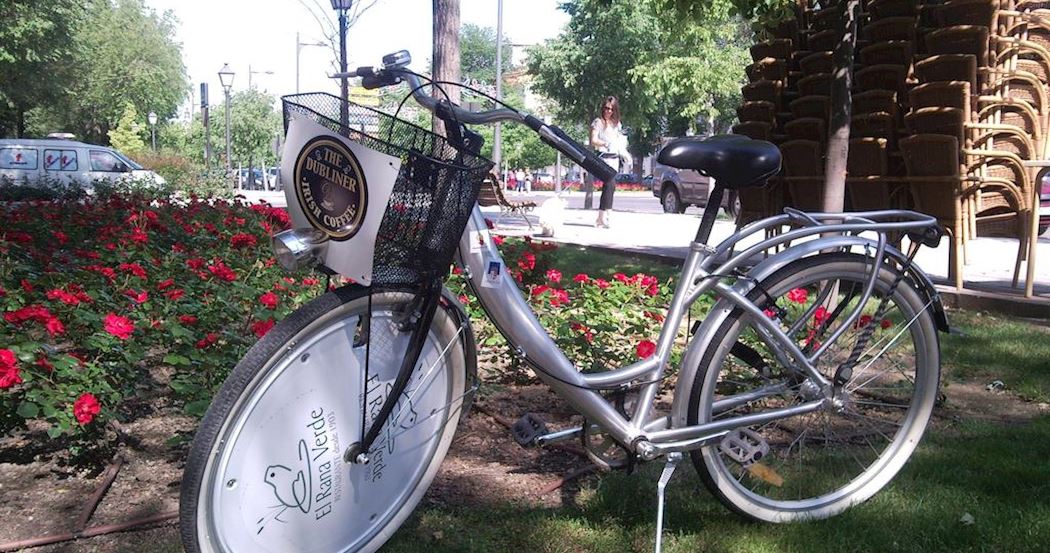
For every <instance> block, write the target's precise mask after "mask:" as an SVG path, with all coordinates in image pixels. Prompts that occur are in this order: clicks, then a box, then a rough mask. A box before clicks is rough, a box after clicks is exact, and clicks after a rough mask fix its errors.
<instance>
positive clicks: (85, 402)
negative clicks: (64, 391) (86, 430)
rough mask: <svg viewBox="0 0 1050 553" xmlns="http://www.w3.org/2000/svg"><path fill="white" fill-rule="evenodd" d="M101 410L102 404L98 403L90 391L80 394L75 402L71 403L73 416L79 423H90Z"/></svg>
mask: <svg viewBox="0 0 1050 553" xmlns="http://www.w3.org/2000/svg"><path fill="white" fill-rule="evenodd" d="M101 410H102V406H101V405H99V403H98V400H97V399H95V396H94V395H93V394H91V393H87V392H85V393H83V394H80V397H78V398H77V400H76V402H74V403H73V416H74V417H76V419H77V422H79V423H80V424H90V423H91V421H93V420H95V415H97V414H98V412H99V411H101Z"/></svg>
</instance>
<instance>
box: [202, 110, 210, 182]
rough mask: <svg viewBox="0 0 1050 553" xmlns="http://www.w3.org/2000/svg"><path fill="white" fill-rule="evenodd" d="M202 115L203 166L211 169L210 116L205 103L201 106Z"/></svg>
mask: <svg viewBox="0 0 1050 553" xmlns="http://www.w3.org/2000/svg"><path fill="white" fill-rule="evenodd" d="M201 111H202V112H203V117H204V168H205V169H206V170H207V171H209V172H210V171H211V116H210V114H209V113H208V112H209V107H208V106H207V105H205V106H203V107H202V108H201Z"/></svg>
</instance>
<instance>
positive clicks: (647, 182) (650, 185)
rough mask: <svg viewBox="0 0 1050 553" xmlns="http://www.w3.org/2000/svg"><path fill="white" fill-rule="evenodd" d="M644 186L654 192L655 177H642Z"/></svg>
mask: <svg viewBox="0 0 1050 553" xmlns="http://www.w3.org/2000/svg"><path fill="white" fill-rule="evenodd" d="M642 186H644V187H646V188H648V189H649V190H652V189H653V176H652V175H646V176H644V177H642Z"/></svg>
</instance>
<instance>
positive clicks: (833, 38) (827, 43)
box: [806, 29, 839, 52]
mask: <svg viewBox="0 0 1050 553" xmlns="http://www.w3.org/2000/svg"><path fill="white" fill-rule="evenodd" d="M838 43H839V33H838V31H835V30H834V29H828V30H826V31H819V32H816V33H813V34H812V35H809V38H808V39H806V49H807V50H809V51H810V52H830V51H833V50H834V49H835V46H836V45H837V44H838Z"/></svg>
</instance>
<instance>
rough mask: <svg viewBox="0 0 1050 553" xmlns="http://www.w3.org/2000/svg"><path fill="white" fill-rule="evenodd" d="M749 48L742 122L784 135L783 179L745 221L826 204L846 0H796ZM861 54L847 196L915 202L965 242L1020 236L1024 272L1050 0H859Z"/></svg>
mask: <svg viewBox="0 0 1050 553" xmlns="http://www.w3.org/2000/svg"><path fill="white" fill-rule="evenodd" d="M800 1H801V2H802V3H801V4H799V6H798V8H797V9H796V14H795V19H794V20H791V21H788V22H785V23H782V24H780V25H778V27H777V28H776V29H770V30H769V33H768V35H767V36H763V37H762V38H763V40H762V42H759V43H757V44H755V46H754V47H753V48H752V50H751V53H752V57H753V59H754V62H755V63H753V64H752V65H751V66H749V67H748V70H747V74H748V78H749V83H748V84H747V85H746V86H745V87H744V89H743V96H744V100H745V102H744V104H743V105H742V106H741V107H740V109H739V110H738V115H739V116H740V124H739V125H737V126H736V127H734V132H736V133H739V134H746V135H748V136H751V137H754V138H762V139H766V140H771V141H773V142H774V143H776V144H778V145H779V146H780V147H781V151H782V154H783V156H784V170H783V172H782V174H781V176H780V178H779V179H777V183H778V184H779V186H778V187H774V188H773V189H772V190H770V191H768V192H767V193H765V194H764V195H763V194H762V193H754V194H750V196H753V197H749V198H748V199H747V200H748V201H744V200H745V199H744V198H743V197H742V198H741V199H742V202H743V203H745V206H744V208H745V209H744V211H745V212H747V213H746V214H745V215H744V220H743V222H747V221H749V220H753V219H755V218H757V217H759V216H763V215H769V214H771V213H772V212H775V211H778V210H779V209H781V208H782V207H783V206H794V207H798V208H801V209H810V210H814V209H817V210H819V209H820V208H821V204H822V193H823V166H824V156H825V150H826V147H825V142H826V140H827V134H828V127H827V124H828V120H829V111H830V109H831V107H830V100H829V96H830V90H831V82H832V75H833V72H834V71H833V63H832V51H833V50H834V48H835V46H836V44H837V42H838V39H839V37H838V31H837V30H836V27H837V22H838V21H839V19H840V18H841V17H842V15H841V9H840V7H839V6H838V4H839V2H838V0H831V1H826V0H825V1H824V2H823V4H821V2H820V1H816V2H815V3H814V4H813V5H808V2H811V1H814V0H800ZM862 12H863V13H862V14H861V18H860V20H859V22H858V24H859V32H858V40H857V47H856V50H855V51H856V57H855V59H854V66H853V74H854V80H853V81H854V82H853V91H852V105H853V115H852V120H851V123H850V137H851V140H850V156H849V159H848V162H847V173H848V176H847V206H846V207H847V209H851V210H857V211H866V210H872V209H885V208H893V207H907V208H911V209H916V210H918V211H922V212H926V213H929V214H931V215H934V216H936V217H937V218H938V220H939V221H940V222H941V224H942V226H943V227H944V228H945V229H946V230H947V231H948V234H949V235H950V236H951V250H950V256H949V257H950V261H949V275H950V277H951V278H952V279H954V281H955V283H956V285H957V286H960V287H961V286H962V272H963V264H964V262H965V253H966V244H967V242H968V241H969V240H970V239H971V238H972V237H974V236H977V235H979V234H980V235H1002V236H1009V237H1015V238H1018V239H1019V241H1020V248H1019V251H1018V257H1017V263H1016V266H1015V273H1014V283H1015V285H1016V282H1017V279H1018V274H1019V269H1020V264H1021V262H1022V261H1023V257H1024V255H1025V253H1026V252H1027V247H1026V246H1027V241H1028V240H1030V239H1032V238H1031V237H1030V236H1029V232H1028V226H1027V223H1026V222H1027V221H1028V220H1029V217H1030V216H1031V210H1033V209H1037V208H1038V205H1033V199H1034V197H1035V194H1034V191H1033V187H1034V186H1036V183H1035V182H1034V170H1033V169H1031V168H1028V167H1025V161H1028V160H1036V159H1040V160H1041V159H1047V158H1048V157H1050V155H1048V154H1050V139H1048V135H1050V92H1048V90H1050V89H1048V88H1047V83H1048V82H1050V2H1047V1H1046V0H1040V1H1035V0H938V1H937V2H926V1H923V0H864V1H863V3H862Z"/></svg>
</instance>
